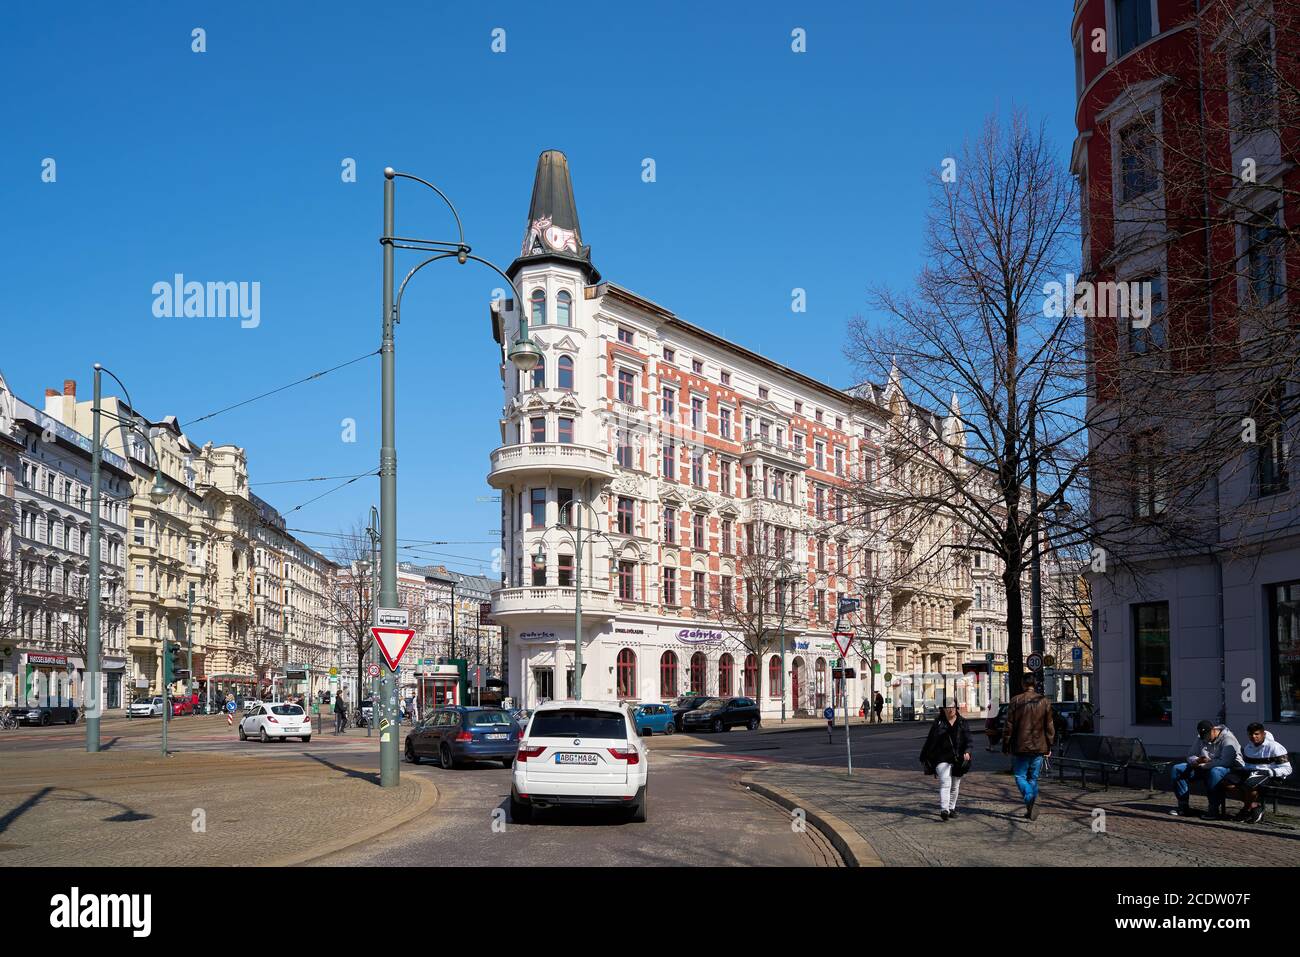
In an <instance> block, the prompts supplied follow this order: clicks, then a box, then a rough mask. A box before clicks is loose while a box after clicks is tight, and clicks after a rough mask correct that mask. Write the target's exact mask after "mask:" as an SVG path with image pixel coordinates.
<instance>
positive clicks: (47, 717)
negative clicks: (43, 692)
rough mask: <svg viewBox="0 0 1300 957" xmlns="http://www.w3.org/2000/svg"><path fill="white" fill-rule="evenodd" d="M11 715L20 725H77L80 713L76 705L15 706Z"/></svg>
mask: <svg viewBox="0 0 1300 957" xmlns="http://www.w3.org/2000/svg"><path fill="white" fill-rule="evenodd" d="M10 713H11V714H12V715H13V717H14V718H15V720H17V722H18V723H19V724H40V725H48V724H54V723H55V722H57V723H59V724H76V723H77V718H78V717H79V715H80V713H79V712H78V710H77V708H76V706H75V705H66V706H61V705H52V704H40V705H15V706H14V707H13V708H12V709H11V711H10Z"/></svg>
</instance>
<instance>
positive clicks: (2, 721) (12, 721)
mask: <svg viewBox="0 0 1300 957" xmlns="http://www.w3.org/2000/svg"><path fill="white" fill-rule="evenodd" d="M17 729H18V719H17V718H15V717H14V713H13V711H11V710H10V709H9V708H5V709H4V711H0V731H16V730H17Z"/></svg>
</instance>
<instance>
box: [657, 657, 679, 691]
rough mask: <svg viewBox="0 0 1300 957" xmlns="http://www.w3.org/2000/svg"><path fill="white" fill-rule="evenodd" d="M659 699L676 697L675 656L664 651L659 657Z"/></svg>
mask: <svg viewBox="0 0 1300 957" xmlns="http://www.w3.org/2000/svg"><path fill="white" fill-rule="evenodd" d="M659 697H661V698H663V699H664V700H667V699H669V698H676V697H677V655H676V654H674V653H673V652H671V651H665V652H664V653H663V654H662V655H660V657H659Z"/></svg>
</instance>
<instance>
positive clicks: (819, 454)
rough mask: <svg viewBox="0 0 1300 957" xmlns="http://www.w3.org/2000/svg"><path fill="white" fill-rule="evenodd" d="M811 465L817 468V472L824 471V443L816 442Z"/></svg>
mask: <svg viewBox="0 0 1300 957" xmlns="http://www.w3.org/2000/svg"><path fill="white" fill-rule="evenodd" d="M813 464H814V465H815V466H816V467H817V470H818V471H820V472H825V471H826V443H824V442H818V443H817V444H816V446H814V451H813Z"/></svg>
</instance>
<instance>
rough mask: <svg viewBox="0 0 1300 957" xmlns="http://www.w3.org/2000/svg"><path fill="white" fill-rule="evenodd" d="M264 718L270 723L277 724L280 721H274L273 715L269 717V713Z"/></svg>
mask: <svg viewBox="0 0 1300 957" xmlns="http://www.w3.org/2000/svg"><path fill="white" fill-rule="evenodd" d="M266 720H267V721H269V722H271V723H272V724H279V723H280V722H279V721H276V720H275V719H274V718H273V717H271V716H270V715H269V714H268V715H267V716H266Z"/></svg>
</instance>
